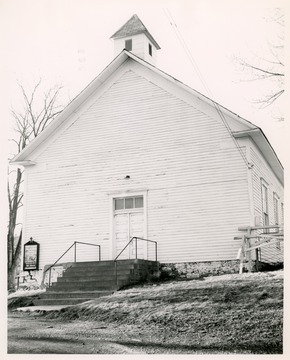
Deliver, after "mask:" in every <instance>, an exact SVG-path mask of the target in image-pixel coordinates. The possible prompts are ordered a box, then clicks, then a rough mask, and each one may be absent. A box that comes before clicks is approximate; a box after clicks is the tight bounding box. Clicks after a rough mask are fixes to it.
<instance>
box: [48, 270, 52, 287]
mask: <svg viewBox="0 0 290 360" xmlns="http://www.w3.org/2000/svg"><path fill="white" fill-rule="evenodd" d="M50 279H51V268H50V269H49V276H48V287H49V288H50Z"/></svg>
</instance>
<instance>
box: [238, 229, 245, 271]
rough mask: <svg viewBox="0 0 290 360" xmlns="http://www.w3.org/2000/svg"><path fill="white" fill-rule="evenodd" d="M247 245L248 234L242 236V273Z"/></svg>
mask: <svg viewBox="0 0 290 360" xmlns="http://www.w3.org/2000/svg"><path fill="white" fill-rule="evenodd" d="M245 245H246V236H245V235H243V238H242V250H241V262H240V270H239V274H242V273H243V267H244V256H245Z"/></svg>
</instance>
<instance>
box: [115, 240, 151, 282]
mask: <svg viewBox="0 0 290 360" xmlns="http://www.w3.org/2000/svg"><path fill="white" fill-rule="evenodd" d="M134 239H135V241H136V250H135V252H136V254H135V256H136V257H135V259H136V260H137V259H138V245H137V243H138V241H137V240H142V241H146V242H151V243H154V244H155V261H156V262H157V241H154V240H148V239H143V238H140V237H138V236H133V237H132V238H131V240H130V241H129V242H128V243H127V245H126V246H125V247H124V248H123V249H122V250H121V251H120V252H119V254H118V255H117V256H116V257H115V259H114V262H115V279H116V285H118V269H117V260H118V258H119V257H120V256H121V254H122V253H123V252H124V251H125V250H126V248H127V247H128V246H129V245H130V244H131V243H132V242H133V240H134Z"/></svg>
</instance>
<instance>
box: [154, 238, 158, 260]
mask: <svg viewBox="0 0 290 360" xmlns="http://www.w3.org/2000/svg"><path fill="white" fill-rule="evenodd" d="M157 259H158V258H157V242H155V261H156V262H157Z"/></svg>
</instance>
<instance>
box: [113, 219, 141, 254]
mask: <svg viewBox="0 0 290 360" xmlns="http://www.w3.org/2000/svg"><path fill="white" fill-rule="evenodd" d="M134 236H136V237H140V238H143V236H144V214H143V212H132V213H130V212H127V213H121V214H115V215H114V244H115V256H117V255H118V254H119V253H120V252H121V251H122V250H123V249H124V247H125V246H126V245H127V244H128V242H129V240H130V239H131V238H132V237H134ZM144 245H145V246H144ZM145 249H146V243H144V241H140V240H139V241H138V242H137V251H138V258H139V259H144V258H146V251H145ZM135 258H136V240H134V241H133V242H132V243H131V244H130V246H128V248H127V249H126V250H125V251H124V252H123V253H122V254H121V256H120V257H119V259H135Z"/></svg>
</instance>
